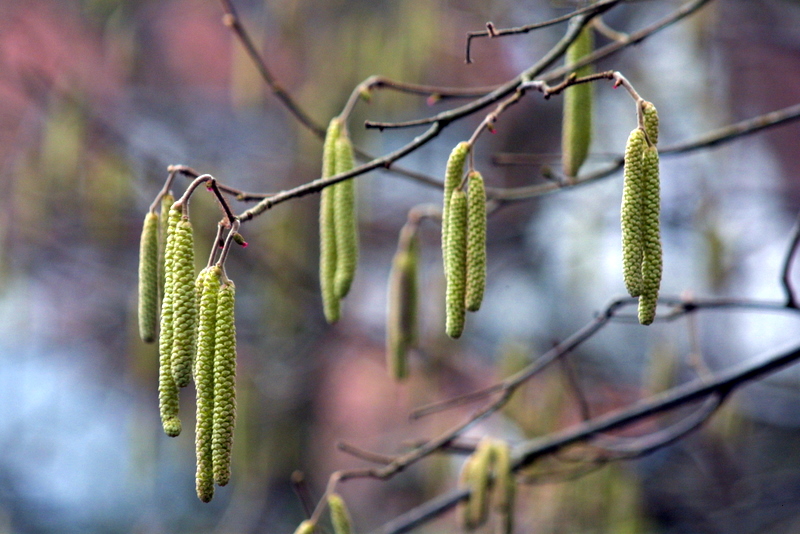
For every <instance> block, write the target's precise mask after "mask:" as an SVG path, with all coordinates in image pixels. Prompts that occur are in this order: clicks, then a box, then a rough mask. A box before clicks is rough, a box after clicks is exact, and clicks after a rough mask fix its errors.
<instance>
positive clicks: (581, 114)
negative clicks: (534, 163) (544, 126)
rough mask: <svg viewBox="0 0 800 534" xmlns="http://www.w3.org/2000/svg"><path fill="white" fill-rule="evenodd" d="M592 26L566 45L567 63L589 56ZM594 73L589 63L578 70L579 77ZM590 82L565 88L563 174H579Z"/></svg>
mask: <svg viewBox="0 0 800 534" xmlns="http://www.w3.org/2000/svg"><path fill="white" fill-rule="evenodd" d="M592 31H593V30H592V28H591V27H589V26H586V27H584V28H583V30H581V33H580V35H578V38H577V39H576V40H575V41H574V42H573V43H572V44H571V45H570V46H569V48H567V58H566V63H567V66H569V65H574V64H575V63H576V62H577V61H578V60H579V59H581V58H583V57H584V56H587V55H589V54H590V53H591V52H592V48H593V47H594V36H593V34H592ZM593 72H594V68H593V67H592V66H591V65H586V66H584V67H581V68H580V69H578V70H577V71H576V72H575V74H576V76H578V77H583V76H588V75H590V74H592V73H593ZM592 98H593V95H592V84H590V83H581V84H578V85H573V86H571V87H568V88H567V89H566V90H565V91H564V114H563V120H562V131H561V132H562V133H561V151H562V160H563V161H562V164H563V167H564V175H565V176H567V177H575V176H577V175H578V170H579V169H580V167H581V165H583V162H584V161H586V156H587V155H588V154H589V145H590V144H591V141H592Z"/></svg>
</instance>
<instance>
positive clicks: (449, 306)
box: [445, 189, 467, 339]
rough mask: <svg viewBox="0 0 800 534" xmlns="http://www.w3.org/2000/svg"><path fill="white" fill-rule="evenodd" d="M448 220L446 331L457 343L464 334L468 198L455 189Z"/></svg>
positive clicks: (462, 192)
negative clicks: (457, 339)
mask: <svg viewBox="0 0 800 534" xmlns="http://www.w3.org/2000/svg"><path fill="white" fill-rule="evenodd" d="M448 211H449V213H448V217H447V257H446V258H445V261H446V262H447V270H446V272H447V291H446V297H445V307H446V314H447V320H446V322H445V331H446V332H447V335H448V336H450V337H452V338H454V339H456V338H459V337H461V333H462V332H463V331H464V314H465V312H466V307H465V303H464V298H465V296H466V289H467V280H466V276H467V196H466V194H465V193H464V191H461V190H460V189H456V190H454V191H453V196H452V198H451V199H450V208H449V210H448Z"/></svg>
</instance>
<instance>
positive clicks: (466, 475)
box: [458, 454, 477, 530]
mask: <svg viewBox="0 0 800 534" xmlns="http://www.w3.org/2000/svg"><path fill="white" fill-rule="evenodd" d="M474 478H475V454H472V455H470V456H469V457H468V458H467V459H466V460H465V461H464V464H463V465H462V466H461V473H460V474H459V477H458V485H459V486H462V487H468V488H472V483H473V479H474ZM473 499H474V496H473V495H472V492H471V491H470V495H469V498H468V499H466V500H462V501H461V502H460V503H459V505H458V507H459V514H458V515H459V520H460V521H461V525H462V527H463V528H465V529H467V530H471V529H473V528H475V527H476V526H477V525H473V524H472V503H473Z"/></svg>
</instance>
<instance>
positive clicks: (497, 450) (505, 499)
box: [493, 441, 516, 534]
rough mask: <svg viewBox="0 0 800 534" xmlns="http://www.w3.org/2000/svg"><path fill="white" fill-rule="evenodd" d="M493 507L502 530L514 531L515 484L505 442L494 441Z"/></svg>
mask: <svg viewBox="0 0 800 534" xmlns="http://www.w3.org/2000/svg"><path fill="white" fill-rule="evenodd" d="M493 446H494V489H493V493H494V506H495V509H496V510H497V511H498V512H499V513H500V516H501V521H502V529H500V532H503V533H504V534H511V533H512V532H513V531H514V495H515V493H516V482H515V480H514V474H513V472H512V471H511V449H510V447H509V446H508V443H506V442H505V441H494V443H493Z"/></svg>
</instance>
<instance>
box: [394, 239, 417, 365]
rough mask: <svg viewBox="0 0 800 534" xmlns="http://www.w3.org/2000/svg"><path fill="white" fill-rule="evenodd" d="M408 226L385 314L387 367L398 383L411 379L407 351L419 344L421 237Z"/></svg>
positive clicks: (395, 260) (400, 245)
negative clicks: (409, 377) (418, 310)
mask: <svg viewBox="0 0 800 534" xmlns="http://www.w3.org/2000/svg"><path fill="white" fill-rule="evenodd" d="M416 228H417V227H416V225H410V224H406V225H405V226H403V230H402V231H401V232H400V239H399V243H398V246H397V252H395V255H394V259H393V260H392V270H391V272H390V273H389V294H388V297H387V307H388V310H387V313H386V363H387V367H388V369H389V374H390V375H391V376H392V377H393V378H394V379H395V380H403V379H405V378H406V377H407V376H408V351H409V349H410V348H411V347H412V346H413V345H414V344H415V343H416V342H417V330H418V324H417V317H418V315H417V306H418V301H419V282H418V269H419V236H418V235H417V232H416Z"/></svg>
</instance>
